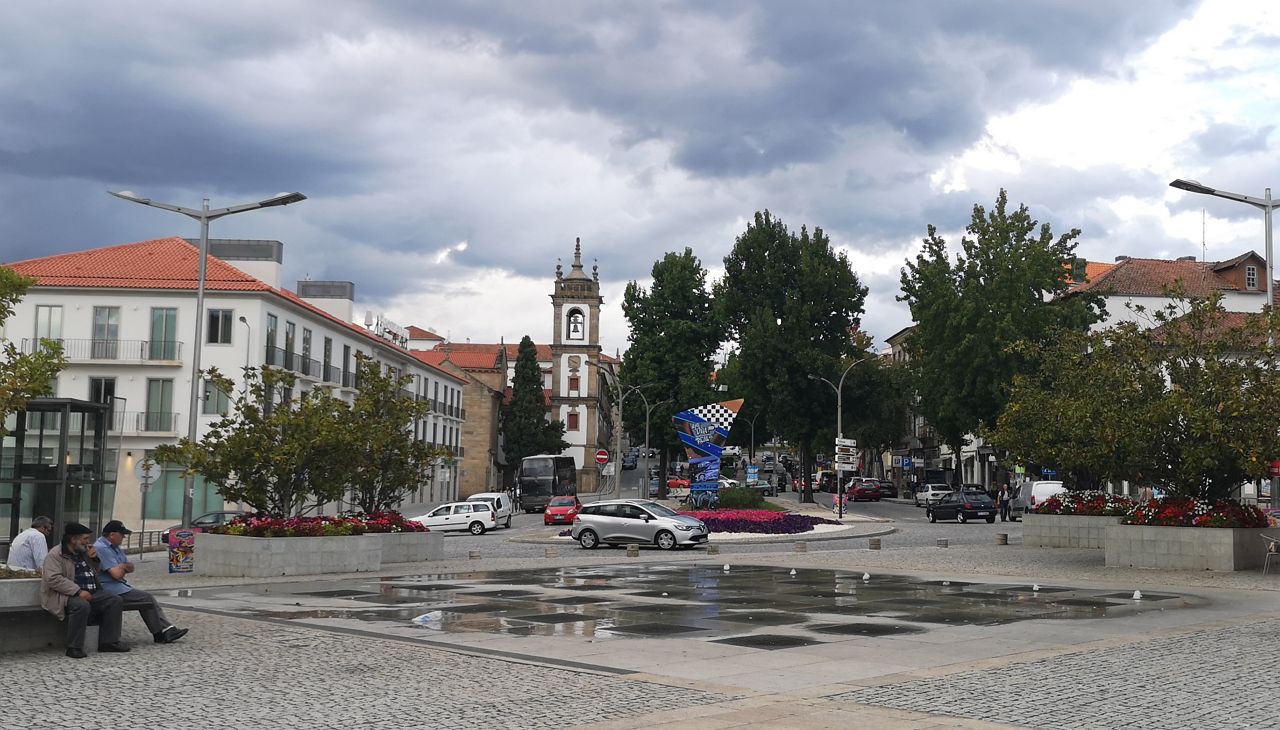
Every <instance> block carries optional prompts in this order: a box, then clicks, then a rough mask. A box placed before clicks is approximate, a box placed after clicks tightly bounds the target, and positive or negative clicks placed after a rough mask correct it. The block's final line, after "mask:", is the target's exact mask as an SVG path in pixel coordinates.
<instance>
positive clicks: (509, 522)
mask: <svg viewBox="0 0 1280 730" xmlns="http://www.w3.org/2000/svg"><path fill="white" fill-rule="evenodd" d="M507 529H508V530H510V529H511V515H507Z"/></svg>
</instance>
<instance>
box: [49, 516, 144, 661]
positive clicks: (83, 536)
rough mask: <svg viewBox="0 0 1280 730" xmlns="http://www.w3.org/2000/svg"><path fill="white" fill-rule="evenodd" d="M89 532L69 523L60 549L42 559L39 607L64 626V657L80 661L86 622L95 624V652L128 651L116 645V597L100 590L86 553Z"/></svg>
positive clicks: (93, 565) (94, 564) (94, 567)
mask: <svg viewBox="0 0 1280 730" xmlns="http://www.w3.org/2000/svg"><path fill="white" fill-rule="evenodd" d="M92 539H93V530H90V529H89V528H87V527H85V526H84V525H81V524H79V523H77V522H69V523H67V526H66V527H65V528H64V529H63V531H62V545H61V547H58V548H56V549H54V550H52V551H51V552H50V553H49V555H48V557H46V558H45V559H44V566H43V569H42V573H43V575H42V577H41V579H40V605H41V606H43V607H44V609H45V610H46V611H48V612H49V613H51V614H53V615H54V616H57V617H58V620H59V621H63V620H65V621H66V622H67V656H69V657H71V658H72V659H84V658H85V657H86V656H88V655H87V654H85V653H84V635H85V631H86V629H87V627H88V626H89V622H90V621H96V622H97V624H98V651H129V647H127V646H125V645H124V644H122V643H120V616H121V614H120V609H121V607H122V606H123V605H124V602H123V601H121V600H120V597H119V596H117V595H114V594H112V593H108V592H107V591H105V590H103V588H102V584H101V583H100V582H99V581H98V561H97V559H96V558H94V557H93V556H92V555H91V554H90V553H91V551H92V550H93V546H92V545H90V544H89V541H90V540H92Z"/></svg>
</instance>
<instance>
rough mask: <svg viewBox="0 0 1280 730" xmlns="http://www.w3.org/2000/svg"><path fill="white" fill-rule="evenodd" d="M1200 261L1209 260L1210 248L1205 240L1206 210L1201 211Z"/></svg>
mask: <svg viewBox="0 0 1280 730" xmlns="http://www.w3.org/2000/svg"><path fill="white" fill-rule="evenodd" d="M1200 260H1201V261H1208V260H1209V247H1208V246H1207V245H1206V244H1205V239H1204V208H1201V209H1200Z"/></svg>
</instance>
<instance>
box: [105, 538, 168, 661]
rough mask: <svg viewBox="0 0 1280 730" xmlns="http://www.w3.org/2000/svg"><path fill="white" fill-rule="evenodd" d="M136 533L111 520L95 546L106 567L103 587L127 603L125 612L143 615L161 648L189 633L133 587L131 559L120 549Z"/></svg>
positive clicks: (152, 600) (154, 600) (145, 593)
mask: <svg viewBox="0 0 1280 730" xmlns="http://www.w3.org/2000/svg"><path fill="white" fill-rule="evenodd" d="M132 534H133V530H130V529H129V528H127V527H125V526H124V523H123V522H121V521H120V520H111V521H110V522H108V523H107V525H106V527H103V528H102V537H100V538H98V541H97V542H95V543H94V544H93V547H94V548H95V549H96V550H97V551H98V562H99V563H101V566H102V586H103V587H104V588H106V589H107V591H108V592H110V593H113V594H115V595H117V596H119V597H120V600H122V601H124V610H126V611H137V612H138V613H140V614H142V621H143V623H145V624H146V625H147V631H150V632H151V636H152V637H154V638H155V640H156V643H157V644H172V643H173V642H175V641H177V640H178V639H181V638H182V637H184V636H186V635H187V631H188V629H180V628H178V627H176V626H174V625H173V624H171V623H169V619H167V618H165V616H164V611H163V610H161V609H160V604H158V603H156V599H155V596H152V595H151V594H150V593H147V592H146V591H140V590H138V589H137V588H134V587H133V586H131V585H129V581H128V580H126V579H125V576H126V575H128V574H130V573H132V572H133V570H134V567H133V563H131V562H130V561H129V556H128V555H126V554H125V552H124V550H121V549H120V544H121V543H123V542H124V536H125V535H132Z"/></svg>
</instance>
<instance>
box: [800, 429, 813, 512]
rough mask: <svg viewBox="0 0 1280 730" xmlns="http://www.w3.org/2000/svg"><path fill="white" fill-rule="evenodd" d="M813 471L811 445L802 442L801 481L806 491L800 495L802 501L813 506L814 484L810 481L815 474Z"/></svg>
mask: <svg viewBox="0 0 1280 730" xmlns="http://www.w3.org/2000/svg"><path fill="white" fill-rule="evenodd" d="M811 469H812V465H811V464H810V462H809V443H808V442H807V441H803V440H802V441H801V442H800V481H801V483H803V484H804V491H803V492H801V493H800V501H801V502H804V503H805V504H813V482H812V481H810V480H809V475H810V474H812V473H813V472H812V470H811Z"/></svg>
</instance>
